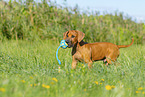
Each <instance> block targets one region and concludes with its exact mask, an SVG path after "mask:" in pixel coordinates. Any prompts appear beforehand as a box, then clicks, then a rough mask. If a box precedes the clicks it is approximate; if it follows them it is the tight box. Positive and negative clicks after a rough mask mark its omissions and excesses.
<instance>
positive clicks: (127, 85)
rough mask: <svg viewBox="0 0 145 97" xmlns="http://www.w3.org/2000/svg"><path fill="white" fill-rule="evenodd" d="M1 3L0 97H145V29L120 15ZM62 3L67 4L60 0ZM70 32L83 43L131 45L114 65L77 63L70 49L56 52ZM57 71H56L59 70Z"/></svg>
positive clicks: (26, 1) (25, 1)
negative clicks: (78, 34)
mask: <svg viewBox="0 0 145 97" xmlns="http://www.w3.org/2000/svg"><path fill="white" fill-rule="evenodd" d="M35 1H37V0H9V1H8V0H7V2H4V0H2V1H0V97H40V96H42V97H82V96H83V97H145V81H144V79H145V49H144V48H145V45H144V43H145V24H144V23H137V22H136V21H135V20H132V18H131V17H130V16H128V15H124V13H123V12H118V11H116V12H114V13H107V12H106V13H104V14H103V15H102V14H99V11H97V12H92V13H91V12H90V11H84V12H80V9H79V7H78V6H76V7H74V8H71V7H67V6H66V7H62V6H61V5H57V4H56V3H54V2H51V0H42V1H41V2H35ZM64 1H65V0H64ZM68 30H79V31H82V32H84V33H85V38H84V40H85V41H87V42H104V41H105V42H112V43H115V44H119V45H121V44H122V45H125V44H129V43H130V42H131V38H132V37H133V38H134V40H135V41H134V44H133V45H132V46H131V47H129V48H122V49H120V56H119V58H118V60H117V64H116V65H115V64H112V65H110V66H109V67H107V66H104V65H103V62H102V61H97V62H94V63H93V68H92V69H91V70H89V69H88V67H87V64H85V63H79V64H78V66H77V69H76V70H72V69H71V62H72V56H71V49H60V50H59V54H58V55H59V59H60V60H61V62H62V64H61V65H59V64H58V62H57V60H56V57H55V53H56V50H57V48H58V46H59V42H60V40H62V37H63V33H64V32H66V31H68ZM59 66H60V69H59Z"/></svg>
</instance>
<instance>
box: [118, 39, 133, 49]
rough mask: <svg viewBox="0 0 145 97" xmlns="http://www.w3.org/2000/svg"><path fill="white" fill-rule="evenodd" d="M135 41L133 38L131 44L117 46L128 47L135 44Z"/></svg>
mask: <svg viewBox="0 0 145 97" xmlns="http://www.w3.org/2000/svg"><path fill="white" fill-rule="evenodd" d="M133 42H134V39H133V38H132V42H131V44H129V45H117V46H118V48H126V47H129V46H131V45H132V44H133Z"/></svg>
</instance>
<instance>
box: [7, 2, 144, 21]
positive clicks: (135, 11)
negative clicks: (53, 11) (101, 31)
mask: <svg viewBox="0 0 145 97" xmlns="http://www.w3.org/2000/svg"><path fill="white" fill-rule="evenodd" d="M5 1H9V0H5ZM16 1H17V0H16ZM35 1H38V2H40V1H42V0H35ZM51 1H53V2H55V1H56V3H57V4H60V5H64V3H65V5H67V6H68V7H69V6H71V7H74V6H76V4H77V5H78V6H79V8H80V10H81V11H85V10H87V11H90V12H91V11H100V12H101V13H103V12H105V11H107V12H108V13H113V12H114V11H116V10H117V11H119V12H123V13H124V14H125V15H129V16H130V17H132V18H133V20H135V19H136V20H137V22H140V21H143V22H144V23H145V0H51ZM65 1H66V2H65ZM88 8H89V9H88Z"/></svg>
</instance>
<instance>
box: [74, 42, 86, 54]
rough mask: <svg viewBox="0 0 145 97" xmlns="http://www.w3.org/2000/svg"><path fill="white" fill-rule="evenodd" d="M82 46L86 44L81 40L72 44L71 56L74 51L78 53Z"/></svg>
mask: <svg viewBox="0 0 145 97" xmlns="http://www.w3.org/2000/svg"><path fill="white" fill-rule="evenodd" d="M84 44H87V42H84V41H83V40H82V41H81V42H77V43H75V44H74V46H73V48H72V55H74V54H75V53H76V51H78V49H79V48H80V47H81V46H83V45H84Z"/></svg>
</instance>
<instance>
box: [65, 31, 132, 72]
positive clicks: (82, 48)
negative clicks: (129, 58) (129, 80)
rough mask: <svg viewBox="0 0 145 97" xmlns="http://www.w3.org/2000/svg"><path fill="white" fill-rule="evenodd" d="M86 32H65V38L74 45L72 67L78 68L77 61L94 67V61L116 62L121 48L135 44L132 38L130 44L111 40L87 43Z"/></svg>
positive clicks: (69, 44)
mask: <svg viewBox="0 0 145 97" xmlns="http://www.w3.org/2000/svg"><path fill="white" fill-rule="evenodd" d="M84 36H85V34H84V33H83V32H80V31H77V30H69V31H67V32H65V33H64V34H63V39H64V40H65V41H66V43H67V44H68V47H69V48H71V47H72V59H73V60H72V69H75V68H76V65H77V62H78V61H82V62H85V63H88V68H92V63H93V61H98V60H104V63H106V65H108V64H112V62H115V61H116V59H117V58H118V56H119V48H125V47H129V46H131V45H132V44H133V42H134V39H132V42H131V44H129V45H115V44H113V43H109V42H95V43H86V42H84V41H83V38H84Z"/></svg>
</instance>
